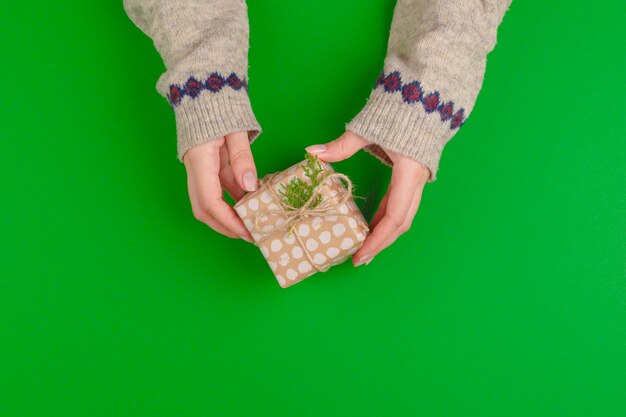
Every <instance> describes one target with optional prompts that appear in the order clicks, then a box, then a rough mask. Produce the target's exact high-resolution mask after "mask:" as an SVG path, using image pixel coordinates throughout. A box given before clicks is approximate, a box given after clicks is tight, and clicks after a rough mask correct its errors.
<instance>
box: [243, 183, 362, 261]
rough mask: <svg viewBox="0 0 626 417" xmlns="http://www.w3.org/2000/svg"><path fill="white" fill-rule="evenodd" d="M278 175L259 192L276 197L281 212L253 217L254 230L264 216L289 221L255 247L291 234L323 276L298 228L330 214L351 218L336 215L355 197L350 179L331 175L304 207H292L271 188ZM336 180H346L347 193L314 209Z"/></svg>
mask: <svg viewBox="0 0 626 417" xmlns="http://www.w3.org/2000/svg"><path fill="white" fill-rule="evenodd" d="M279 174H280V173H275V174H272V175H269V176H267V177H265V178H263V180H261V184H260V187H259V188H260V190H261V191H267V192H269V193H270V194H271V195H272V197H274V199H275V200H276V201H278V202H279V203H280V205H281V206H282V208H279V209H273V210H267V211H265V212H258V213H256V215H255V216H254V227H255V229H257V230H260V229H261V228H260V227H259V221H260V220H261V219H262V218H263V217H264V216H268V215H269V216H281V217H285V218H286V219H285V221H284V223H282V224H281V225H279V226H275V227H274V228H273V229H272V231H271V232H269V233H267V234H266V235H265V236H264V237H262V238H261V239H259V240H258V241H257V242H256V245H257V246H260V245H261V244H262V243H263V242H265V240H267V239H269V238H271V237H272V236H274V235H275V234H276V233H278V232H282V231H286V230H289V233H292V234H294V235H295V237H296V239H297V240H298V243H299V244H300V246H301V247H302V250H303V251H304V253H305V255H306V256H307V258H308V259H309V261H310V262H311V265H312V266H313V268H315V269H316V270H317V271H318V272H320V271H322V270H321V269H320V268H319V267H318V266H317V264H316V263H315V262H314V261H313V258H312V257H311V254H310V253H309V251H308V250H307V248H306V246H305V245H304V242H302V239H301V238H300V236H299V235H298V233H296V230H295V229H296V226H297V225H298V224H300V223H301V222H302V221H303V220H304V219H306V218H307V217H311V216H319V217H323V216H326V215H329V214H332V215H333V216H348V214H342V213H339V212H336V210H338V208H339V207H340V206H341V205H342V204H345V203H347V202H348V201H349V200H350V198H351V197H352V190H353V184H352V181H351V180H350V178H348V176H346V175H344V174H340V173H338V172H332V173H329V174H327V175H326V176H325V177H324V178H323V179H322V181H320V183H319V184H318V185H317V186H316V187H315V188H314V189H313V191H312V192H311V196H310V197H309V199H308V200H307V201H306V202H305V203H304V204H303V205H302V206H301V207H292V206H291V205H289V204H288V203H286V202H285V201H284V199H283V198H282V197H281V196H280V195H279V194H278V193H276V191H275V190H274V187H272V186H271V184H272V180H273V179H274V178H275V177H276V176H277V175H279ZM333 178H338V179H340V180H343V182H344V183H345V186H346V190H345V191H344V192H340V193H338V194H337V195H335V196H332V197H331V198H328V199H327V198H322V200H321V202H320V203H319V204H318V205H317V206H315V207H312V206H313V205H314V204H315V202H317V201H318V197H319V196H321V195H322V194H321V190H322V188H323V187H324V186H325V184H326V183H327V182H328V181H330V180H331V179H333ZM359 226H360V227H361V228H362V229H363V230H364V231H365V232H366V233H367V232H368V231H369V228H368V227H367V226H366V225H364V224H360V225H359Z"/></svg>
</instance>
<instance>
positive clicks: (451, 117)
mask: <svg viewBox="0 0 626 417" xmlns="http://www.w3.org/2000/svg"><path fill="white" fill-rule="evenodd" d="M379 86H380V87H382V88H383V89H384V90H385V92H387V93H390V94H393V93H396V92H398V93H400V94H401V95H402V100H404V102H405V103H407V104H416V103H420V104H421V105H422V107H423V108H424V111H425V112H426V113H435V112H436V113H437V114H438V115H439V117H440V118H441V121H442V122H448V121H449V126H450V129H452V130H454V129H458V128H459V127H461V126H462V125H463V123H464V122H465V110H464V109H462V108H460V109H458V110H455V108H454V102H453V101H445V100H443V99H442V98H441V97H440V96H439V91H432V92H429V91H425V90H424V88H423V87H422V84H421V83H420V82H419V81H410V82H407V83H403V82H402V76H401V75H400V73H399V72H398V71H393V72H390V73H389V74H385V72H384V71H383V72H382V73H381V74H380V76H379V77H378V80H377V81H376V87H375V88H378V87H379Z"/></svg>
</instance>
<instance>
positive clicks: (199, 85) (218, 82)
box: [167, 72, 248, 106]
mask: <svg viewBox="0 0 626 417" xmlns="http://www.w3.org/2000/svg"><path fill="white" fill-rule="evenodd" d="M224 87H230V88H232V89H233V90H235V91H238V90H241V89H243V90H244V91H245V92H246V93H247V92H248V81H247V80H246V79H245V78H241V77H239V76H238V75H237V74H235V73H234V72H233V73H231V74H230V75H229V76H228V77H224V76H222V75H221V74H220V73H219V72H212V73H211V74H209V76H208V77H207V78H206V80H204V81H200V80H198V79H196V78H195V77H189V79H187V81H186V82H185V83H184V84H183V85H182V86H181V85H179V84H171V85H170V89H169V92H168V93H167V99H168V100H169V102H170V103H171V104H172V106H178V105H179V104H180V103H181V102H182V100H183V97H185V96H188V97H189V98H191V99H192V100H193V99H195V98H196V97H198V96H199V95H200V94H201V93H202V92H203V91H205V90H208V91H210V92H211V93H217V92H219V91H220V90H221V89H222V88H224Z"/></svg>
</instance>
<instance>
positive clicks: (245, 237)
mask: <svg viewBox="0 0 626 417" xmlns="http://www.w3.org/2000/svg"><path fill="white" fill-rule="evenodd" d="M240 237H241V238H242V239H243V240H245V241H246V242H250V243H254V242H253V240H252V239H250V238H249V237H248V236H245V235H241V236H240Z"/></svg>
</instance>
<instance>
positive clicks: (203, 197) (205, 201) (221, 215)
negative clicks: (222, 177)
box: [192, 156, 251, 241]
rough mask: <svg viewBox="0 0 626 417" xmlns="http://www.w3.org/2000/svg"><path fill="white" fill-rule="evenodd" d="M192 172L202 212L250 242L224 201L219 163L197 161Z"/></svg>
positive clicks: (244, 230) (246, 233)
mask: <svg viewBox="0 0 626 417" xmlns="http://www.w3.org/2000/svg"><path fill="white" fill-rule="evenodd" d="M216 158H217V156H216ZM192 170H193V174H194V180H195V185H196V191H197V195H198V201H199V204H200V207H201V208H202V210H204V211H206V212H207V213H208V214H209V215H211V216H212V217H214V218H215V219H216V220H217V221H219V222H220V223H221V224H223V225H224V226H225V227H227V228H228V229H229V230H230V231H231V232H233V233H235V234H237V235H238V236H240V237H241V238H242V239H245V240H248V241H251V236H250V233H249V232H248V229H246V227H245V226H244V225H243V223H242V222H241V219H239V217H238V216H237V214H236V213H235V210H233V208H232V207H231V206H230V205H228V204H227V203H226V202H225V201H224V198H223V194H222V186H221V184H220V181H219V172H218V170H219V161H217V160H216V159H213V160H212V159H211V158H204V159H198V160H197V161H196V162H195V163H194V164H193V165H192Z"/></svg>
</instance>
